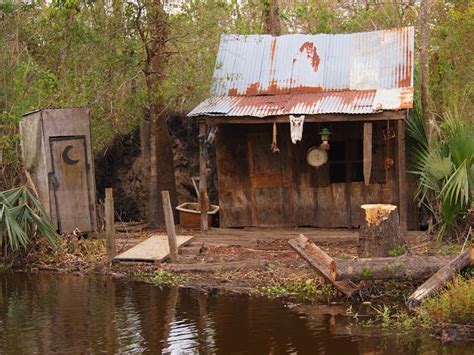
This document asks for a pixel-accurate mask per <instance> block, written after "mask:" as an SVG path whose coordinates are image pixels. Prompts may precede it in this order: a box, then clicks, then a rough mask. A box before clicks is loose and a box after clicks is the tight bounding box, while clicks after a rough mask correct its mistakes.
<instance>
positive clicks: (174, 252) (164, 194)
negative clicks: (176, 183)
mask: <svg viewBox="0 0 474 355" xmlns="http://www.w3.org/2000/svg"><path fill="white" fill-rule="evenodd" d="M161 199H162V201H163V213H164V216H165V224H166V234H167V235H168V244H169V249H170V260H171V262H173V263H175V262H176V261H177V260H178V245H177V243H176V230H175V227H174V218H173V209H172V208H171V200H170V193H169V191H161Z"/></svg>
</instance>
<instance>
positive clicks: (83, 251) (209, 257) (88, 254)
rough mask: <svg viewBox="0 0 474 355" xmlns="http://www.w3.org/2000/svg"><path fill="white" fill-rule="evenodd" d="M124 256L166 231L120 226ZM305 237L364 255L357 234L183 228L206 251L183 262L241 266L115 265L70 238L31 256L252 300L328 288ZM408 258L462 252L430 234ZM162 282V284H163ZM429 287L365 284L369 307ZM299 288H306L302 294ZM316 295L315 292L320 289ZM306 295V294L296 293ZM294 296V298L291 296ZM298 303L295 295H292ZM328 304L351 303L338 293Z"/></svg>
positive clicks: (45, 263) (340, 254) (92, 246)
mask: <svg viewBox="0 0 474 355" xmlns="http://www.w3.org/2000/svg"><path fill="white" fill-rule="evenodd" d="M117 230H118V231H119V232H118V233H117V236H116V249H117V253H121V252H123V251H125V250H127V249H129V248H131V247H133V246H134V245H136V244H137V243H139V242H140V241H142V240H145V239H146V238H148V237H149V236H151V235H153V234H157V233H158V234H164V233H165V232H164V231H163V230H153V231H150V230H142V229H141V227H140V226H139V225H132V226H129V227H126V226H125V227H124V225H123V224H121V225H118V226H117ZM301 232H304V233H305V235H306V236H308V238H310V239H311V240H313V241H315V243H316V244H317V245H318V246H319V247H320V248H321V249H323V250H324V251H325V252H326V253H328V254H329V255H330V256H332V257H336V258H348V259H350V258H355V257H356V256H357V231H348V230H317V229H308V230H304V229H298V230H294V229H285V230H274V229H273V230H252V229H249V230H219V229H213V230H212V231H210V232H209V234H207V235H199V233H198V232H197V231H192V230H184V229H181V228H179V227H178V229H177V234H178V235H196V236H195V238H194V239H193V241H192V243H191V247H195V246H196V245H197V246H200V245H202V251H201V253H199V254H198V255H179V259H178V263H179V264H180V265H187V264H207V265H210V264H215V263H223V264H226V263H236V265H234V267H232V268H224V269H215V270H212V271H199V272H196V271H180V272H176V271H173V267H174V264H170V263H168V262H164V263H161V264H153V263H119V264H114V265H111V266H110V264H109V263H108V260H107V256H106V252H105V242H104V240H103V239H102V240H100V239H99V240H97V239H78V238H77V236H68V237H66V238H64V239H63V240H62V242H61V244H60V246H59V248H58V250H57V251H55V252H53V253H48V252H47V250H45V248H46V249H47V247H46V246H41V247H39V248H38V249H37V250H35V251H32V252H31V253H30V254H29V255H28V265H27V268H29V269H30V270H31V269H32V270H38V271H40V270H45V271H56V272H73V273H77V274H91V273H94V274H107V275H111V276H113V277H128V278H131V279H142V280H145V281H150V279H146V278H144V277H143V276H144V275H151V276H152V275H153V274H154V273H155V272H156V271H157V270H165V271H166V272H168V274H166V275H176V278H174V276H167V277H168V278H169V277H171V278H172V279H171V280H164V282H165V283H166V282H172V283H176V284H179V285H181V286H185V287H193V288H198V289H202V290H205V291H227V292H240V293H252V292H255V290H259V289H264V288H266V289H269V291H270V292H274V291H275V292H277V291H278V292H279V290H280V289H281V290H282V291H281V293H283V294H284V293H285V292H284V291H285V288H287V289H295V288H296V289H297V290H300V289H303V291H305V287H304V285H307V284H314V285H316V287H319V286H321V285H324V284H325V282H324V280H322V279H321V278H320V277H319V276H318V275H317V274H316V273H315V272H314V271H313V270H312V269H310V267H309V266H308V264H307V263H306V262H305V261H304V260H302V259H301V258H300V257H299V256H298V254H297V253H296V252H295V251H294V250H293V249H291V247H290V246H289V244H288V239H290V238H291V237H294V236H297V235H298V233H301ZM406 244H407V248H408V249H407V252H408V253H412V254H417V255H437V254H454V253H457V252H459V250H460V248H461V245H459V246H457V245H454V246H453V245H452V244H449V245H448V244H442V243H438V242H436V241H434V240H433V237H432V236H429V235H427V234H426V233H424V232H409V233H408V235H407V237H406ZM156 281H158V282H161V281H160V280H156ZM420 283H421V281H413V282H411V281H404V282H400V281H370V280H368V281H361V282H359V283H358V285H359V286H360V287H361V290H362V294H363V298H364V299H366V300H381V299H383V300H384V301H386V300H393V301H402V300H403V299H404V298H405V297H407V296H408V295H409V294H410V293H411V292H412V291H413V290H414V289H415V288H416V287H417V286H418V285H419V284H420ZM298 285H303V287H300V286H298ZM313 291H314V290H313ZM295 292H299V291H295ZM290 293H291V292H290ZM289 296H290V297H291V296H292V295H291V294H290V295H289ZM328 301H338V302H339V301H344V298H342V297H341V296H340V295H337V293H336V292H334V294H333V295H332V296H331V297H330V299H329V298H328Z"/></svg>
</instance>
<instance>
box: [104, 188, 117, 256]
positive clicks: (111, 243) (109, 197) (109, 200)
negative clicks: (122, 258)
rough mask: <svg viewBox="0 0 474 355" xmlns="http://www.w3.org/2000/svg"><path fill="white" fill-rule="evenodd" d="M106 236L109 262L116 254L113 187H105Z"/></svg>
mask: <svg viewBox="0 0 474 355" xmlns="http://www.w3.org/2000/svg"><path fill="white" fill-rule="evenodd" d="M105 236H106V249H107V259H108V260H109V262H111V261H112V259H113V258H114V256H115V209H114V194H113V189H111V188H106V189H105Z"/></svg>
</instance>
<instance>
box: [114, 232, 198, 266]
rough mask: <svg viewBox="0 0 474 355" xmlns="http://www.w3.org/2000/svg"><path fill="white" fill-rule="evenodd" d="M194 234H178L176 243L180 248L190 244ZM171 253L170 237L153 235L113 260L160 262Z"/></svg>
mask: <svg viewBox="0 0 474 355" xmlns="http://www.w3.org/2000/svg"><path fill="white" fill-rule="evenodd" d="M193 238H194V236H189V235H178V236H176V244H177V246H178V249H179V248H180V247H182V246H184V245H187V244H189V243H190V242H191V241H192V240H193ZM169 253H170V247H169V243H168V237H167V236H166V235H153V236H151V237H150V238H148V239H146V240H144V241H143V242H141V243H139V244H137V245H136V246H134V247H133V248H131V249H129V250H127V251H126V252H124V253H122V254H120V255H117V256H116V257H115V258H114V259H113V262H121V261H125V262H151V263H153V262H154V263H160V262H162V261H164V260H166V259H167V258H168V256H169Z"/></svg>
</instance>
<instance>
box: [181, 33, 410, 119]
mask: <svg viewBox="0 0 474 355" xmlns="http://www.w3.org/2000/svg"><path fill="white" fill-rule="evenodd" d="M413 52H414V29H413V27H405V28H398V29H391V30H381V31H373V32H363V33H352V34H317V35H302V34H293V35H284V36H279V37H273V36H270V35H223V36H222V38H221V42H220V46H219V51H218V54H217V60H216V67H215V70H214V77H213V85H212V89H211V97H210V98H208V99H207V100H205V101H204V102H202V103H201V104H199V105H198V106H197V107H196V108H195V109H194V110H192V111H191V112H190V113H189V116H202V115H205V116H206V115H207V116H250V117H266V116H274V115H287V114H324V113H346V114H361V113H365V114H367V113H376V112H380V111H383V110H400V109H406V108H411V107H413V67H414V58H413V56H414V54H413Z"/></svg>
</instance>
